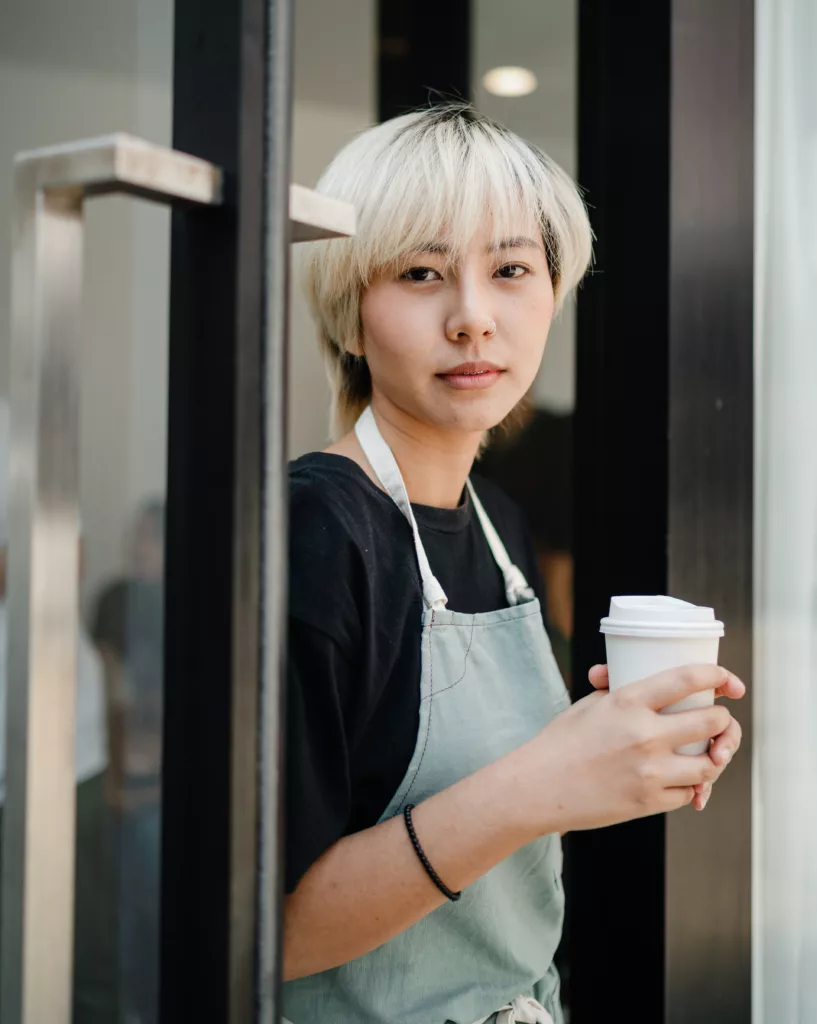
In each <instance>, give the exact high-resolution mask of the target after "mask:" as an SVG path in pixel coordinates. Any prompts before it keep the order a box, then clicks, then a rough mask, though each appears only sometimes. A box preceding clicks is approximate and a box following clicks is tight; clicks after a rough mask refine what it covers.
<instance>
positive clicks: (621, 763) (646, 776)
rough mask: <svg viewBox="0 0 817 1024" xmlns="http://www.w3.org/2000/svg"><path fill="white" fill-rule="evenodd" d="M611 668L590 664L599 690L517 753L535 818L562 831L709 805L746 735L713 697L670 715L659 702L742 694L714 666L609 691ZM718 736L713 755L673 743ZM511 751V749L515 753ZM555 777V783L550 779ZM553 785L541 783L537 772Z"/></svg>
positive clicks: (737, 685)
mask: <svg viewBox="0 0 817 1024" xmlns="http://www.w3.org/2000/svg"><path fill="white" fill-rule="evenodd" d="M605 681H606V670H605V669H604V668H603V667H598V668H596V669H594V670H593V673H592V677H591V682H593V685H594V686H598V687H599V692H597V693H594V694H591V695H590V696H589V697H585V698H584V699H583V700H580V701H578V702H577V703H576V704H574V705H573V707H571V708H569V709H568V710H567V711H565V712H564V713H563V714H561V715H559V716H558V718H556V719H555V720H554V721H553V722H551V723H550V725H548V726H547V727H546V728H545V729H544V730H543V731H542V732H541V733H540V734H539V735H538V736H537V737H535V738H534V739H533V740H531V741H530V742H529V743H527V744H525V746H524V747H521V748H520V749H519V751H517V755H516V756H518V757H519V758H521V759H522V761H523V763H522V764H521V765H520V766H519V778H520V782H521V781H522V780H523V779H524V783H523V785H524V786H525V790H526V799H528V800H530V801H531V807H532V809H533V811H534V813H535V814H536V816H537V818H538V820H540V821H542V822H543V823H547V822H549V821H553V820H556V821H558V828H559V831H569V830H574V829H588V828H599V827H602V826H605V825H612V824H615V823H617V822H621V821H627V820H630V819H633V818H639V817H645V816H647V815H650V814H658V813H661V812H664V811H672V810H676V809H678V808H679V807H683V806H685V805H687V804H690V803H693V802H696V805H698V804H702V803H705V800H706V798H707V796H708V791H707V789H706V788H705V787H711V784H712V783H713V782H714V781H716V780H717V778H718V777H719V776H720V774H721V772H722V771H723V769H724V767H725V766H726V763H728V757H726V758H724V755H727V754H731V753H734V751H735V750H736V749H737V745H738V744H739V742H740V728H739V726H738V725H737V723H736V722H735V721H734V719H733V718H732V716H731V715H730V714H729V712H728V711H727V709H726V708H725V707H722V706H719V705H715V706H713V707H709V708H700V709H696V710H693V711H683V712H679V713H677V714H672V715H661V714H659V712H660V710H661V709H662V708H665V707H668V706H669V705H670V704H674V703H675V702H676V701H679V700H682V699H683V698H684V697H688V696H690V695H691V694H693V693H697V692H700V691H702V690H710V689H714V690H715V691H716V693H717V695H718V696H727V697H732V698H738V697H742V696H743V694H744V693H745V687H744V685H743V683H742V682H741V681H740V680H739V679H738V678H737V677H736V676H733V675H732V674H731V673H729V672H727V671H726V670H725V669H723V668H720V667H718V666H715V665H697V666H695V665H692V666H687V667H685V668H680V669H673V670H671V671H669V672H662V673H660V674H659V675H656V676H653V677H651V678H649V679H645V680H643V681H641V682H637V683H632V684H631V685H629V686H625V687H622V688H621V689H620V690H617V691H616V692H615V693H609V692H608V691H607V690H605V689H602V688H601V687H602V684H603V683H604V682H605ZM710 738H711V739H715V740H716V742H715V744H713V746H712V749H711V750H710V753H709V754H702V755H700V756H690V755H685V754H676V753H675V749H676V748H677V747H680V746H683V745H684V744H687V743H693V742H696V741H700V740H703V739H710ZM511 756H512V757H513V756H514V755H511ZM554 777H555V778H556V779H558V784H557V786H556V787H555V788H554V787H553V785H552V780H553V779H554ZM543 778H547V779H548V780H550V781H551V785H550V786H548V787H542V786H541V785H537V783H538V782H539V780H540V779H543Z"/></svg>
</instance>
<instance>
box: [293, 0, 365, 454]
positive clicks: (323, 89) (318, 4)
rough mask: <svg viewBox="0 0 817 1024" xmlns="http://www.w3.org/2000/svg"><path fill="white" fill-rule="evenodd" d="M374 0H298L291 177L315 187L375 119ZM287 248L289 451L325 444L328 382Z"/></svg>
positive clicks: (295, 261) (327, 417) (294, 264)
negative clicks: (289, 296) (290, 284)
mask: <svg viewBox="0 0 817 1024" xmlns="http://www.w3.org/2000/svg"><path fill="white" fill-rule="evenodd" d="M376 43H377V40H376V20H375V3H374V0H344V2H343V3H333V2H332V0H297V2H296V5H295V109H294V112H293V139H292V145H293V164H292V174H293V179H294V180H295V181H297V182H298V183H299V184H301V185H308V186H311V185H314V184H315V182H316V181H317V180H318V178H319V177H320V174H321V172H322V171H323V169H324V167H325V166H326V165H327V164H328V163H329V161H330V160H331V159H332V157H333V156H334V155H335V153H336V152H337V151H338V149H340V148H341V146H343V145H344V143H346V142H348V141H349V139H350V138H351V137H352V136H353V135H354V134H355V133H357V132H359V131H360V130H361V129H363V128H366V127H368V126H369V125H371V124H373V123H374V121H375V119H376V91H375V90H376V78H375V71H376V60H377V46H376ZM297 248H298V247H297V246H296V247H294V251H293V278H292V282H293V287H292V305H291V312H290V324H291V329H290V337H291V348H290V404H289V409H290V414H289V416H290V418H289V432H290V433H289V437H290V453H291V456H292V457H293V458H296V457H297V456H299V455H302V454H303V453H304V452H308V451H314V450H315V449H320V448H323V447H325V446H326V443H327V438H328V430H329V388H328V385H327V383H326V378H325V375H324V371H323V364H322V363H321V360H320V357H319V355H318V344H317V339H316V334H315V328H314V325H313V322H312V319H311V317H310V315H309V310H308V308H307V305H306V302H305V300H304V298H303V295H302V293H301V289H300V285H299V283H298V276H297V262H298V253H297Z"/></svg>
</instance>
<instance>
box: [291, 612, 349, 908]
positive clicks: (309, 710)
mask: <svg viewBox="0 0 817 1024" xmlns="http://www.w3.org/2000/svg"><path fill="white" fill-rule="evenodd" d="M288 643H289V651H288V666H287V676H288V680H287V681H288V692H287V716H286V717H287V765H286V832H285V885H286V891H287V892H293V891H294V889H295V888H296V886H297V885H298V882H299V881H300V880H301V878H302V877H303V875H304V874H305V873H306V871H307V870H308V869H309V867H310V866H311V865H312V864H313V863H314V862H315V861H316V860H317V859H318V857H320V856H321V854H322V853H323V852H324V851H325V850H327V849H328V848H329V847H330V846H332V844H333V843H335V842H337V840H338V839H340V837H341V836H342V835H343V834H344V832H345V831H346V828H347V825H348V822H349V812H350V807H351V781H350V778H351V775H350V764H349V743H348V741H347V726H346V721H345V715H344V708H343V703H342V699H341V694H342V693H344V692H345V691H346V690H347V688H348V680H349V675H350V670H349V665H348V662H347V660H346V658H345V656H344V655H343V653H342V652H341V650H340V648H339V646H338V644H337V643H336V641H334V640H333V639H332V638H331V637H329V636H327V635H326V634H325V633H323V632H321V630H319V629H315V628H314V627H312V626H309V625H306V624H305V623H303V622H300V621H298V619H295V618H292V617H290V620H289V637H288Z"/></svg>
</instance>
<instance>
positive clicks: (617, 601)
mask: <svg viewBox="0 0 817 1024" xmlns="http://www.w3.org/2000/svg"><path fill="white" fill-rule="evenodd" d="M600 631H601V632H602V633H604V634H605V635H607V636H640V637H689V638H696V639H700V638H703V637H715V636H717V637H721V636H723V623H722V622H719V621H718V620H717V619H716V618H715V610H714V609H713V608H705V607H703V606H702V605H697V604H690V603H689V602H688V601H679V600H678V599H677V598H675V597H664V596H655V597H614V598H612V600H611V601H610V614H609V616H608V617H607V618H604V619H602V620H601V627H600Z"/></svg>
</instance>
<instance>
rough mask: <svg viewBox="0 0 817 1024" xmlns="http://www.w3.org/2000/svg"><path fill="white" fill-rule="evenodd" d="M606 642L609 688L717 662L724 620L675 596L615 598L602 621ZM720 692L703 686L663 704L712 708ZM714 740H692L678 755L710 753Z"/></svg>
mask: <svg viewBox="0 0 817 1024" xmlns="http://www.w3.org/2000/svg"><path fill="white" fill-rule="evenodd" d="M601 632H602V633H604V637H605V642H606V644H607V668H608V671H609V673H610V690H611V691H612V690H618V689H619V688H620V687H622V686H626V685H627V684H628V683H635V682H637V681H638V680H640V679H646V678H648V677H649V676H654V675H656V674H657V673H658V672H664V671H666V670H667V669H671V668H681V667H682V666H683V665H717V664H718V646H719V644H720V639H721V637H722V636H723V623H722V622H719V621H718V620H717V619H716V618H715V612H714V610H713V609H712V608H704V607H702V606H700V605H694V604H688V603H687V602H686V601H679V600H677V598H674V597H663V596H657V597H614V598H613V599H612V600H611V601H610V614H609V616H608V617H607V618H604V619H602V620H601ZM714 702H715V691H714V690H704V691H703V692H701V693H695V694H693V695H692V696H691V697H686V698H685V699H684V700H681V701H678V703H677V704H671V705H670V706H669V707H667V708H664V709H663V711H662V714H668V713H670V714H671V713H673V712H676V711H690V710H691V709H693V708H702V707H710V706H711V705H712V704H713V703H714ZM708 750H709V741H708V740H703V741H701V742H700V743H688V744H686V746H683V747H679V748H678V751H677V753H679V754H705V753H706V752H707V751H708Z"/></svg>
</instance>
